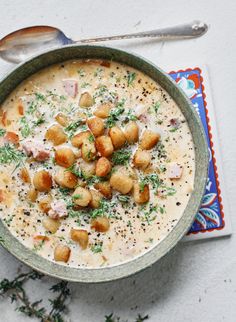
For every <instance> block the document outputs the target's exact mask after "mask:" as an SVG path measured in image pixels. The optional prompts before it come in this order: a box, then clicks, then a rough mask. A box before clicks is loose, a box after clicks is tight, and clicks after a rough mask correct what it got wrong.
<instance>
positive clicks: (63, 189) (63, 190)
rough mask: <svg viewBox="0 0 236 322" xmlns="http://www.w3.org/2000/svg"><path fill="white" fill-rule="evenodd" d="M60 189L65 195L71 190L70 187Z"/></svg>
mask: <svg viewBox="0 0 236 322" xmlns="http://www.w3.org/2000/svg"><path fill="white" fill-rule="evenodd" d="M59 191H60V193H61V194H63V195H64V196H68V194H69V193H70V191H71V190H70V189H69V188H64V187H59Z"/></svg>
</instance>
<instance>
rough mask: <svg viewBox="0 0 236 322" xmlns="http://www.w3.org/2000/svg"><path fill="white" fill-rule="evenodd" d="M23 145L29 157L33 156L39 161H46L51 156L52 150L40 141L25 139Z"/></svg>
mask: <svg viewBox="0 0 236 322" xmlns="http://www.w3.org/2000/svg"><path fill="white" fill-rule="evenodd" d="M22 147H23V150H24V151H25V153H26V154H27V156H28V157H29V156H33V158H34V159H35V160H37V161H45V160H47V159H48V158H49V157H50V151H49V150H47V149H45V147H44V146H43V145H42V144H41V143H40V142H36V141H30V140H29V141H25V142H24V143H23V144H22Z"/></svg>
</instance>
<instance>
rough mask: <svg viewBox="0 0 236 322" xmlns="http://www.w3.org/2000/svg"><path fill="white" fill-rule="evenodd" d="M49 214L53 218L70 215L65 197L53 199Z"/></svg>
mask: <svg viewBox="0 0 236 322" xmlns="http://www.w3.org/2000/svg"><path fill="white" fill-rule="evenodd" d="M48 216H49V217H51V218H52V219H59V218H63V217H66V216H68V212H67V208H66V203H65V201H64V200H63V199H60V200H56V201H53V202H52V203H51V209H50V210H49V212H48Z"/></svg>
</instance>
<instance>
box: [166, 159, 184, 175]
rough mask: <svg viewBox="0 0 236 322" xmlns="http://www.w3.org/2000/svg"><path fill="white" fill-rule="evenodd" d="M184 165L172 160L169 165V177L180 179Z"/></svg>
mask: <svg viewBox="0 0 236 322" xmlns="http://www.w3.org/2000/svg"><path fill="white" fill-rule="evenodd" d="M182 172H183V167H182V166H181V165H180V164H178V163H176V162H172V163H170V165H169V171H168V177H169V179H180V178H181V176H182Z"/></svg>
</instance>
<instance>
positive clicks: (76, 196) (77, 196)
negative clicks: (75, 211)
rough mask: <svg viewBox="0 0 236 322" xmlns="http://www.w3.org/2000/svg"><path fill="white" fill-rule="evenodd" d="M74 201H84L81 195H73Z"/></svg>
mask: <svg viewBox="0 0 236 322" xmlns="http://www.w3.org/2000/svg"><path fill="white" fill-rule="evenodd" d="M72 199H73V200H74V199H82V195H80V194H76V195H73V196H72Z"/></svg>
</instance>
